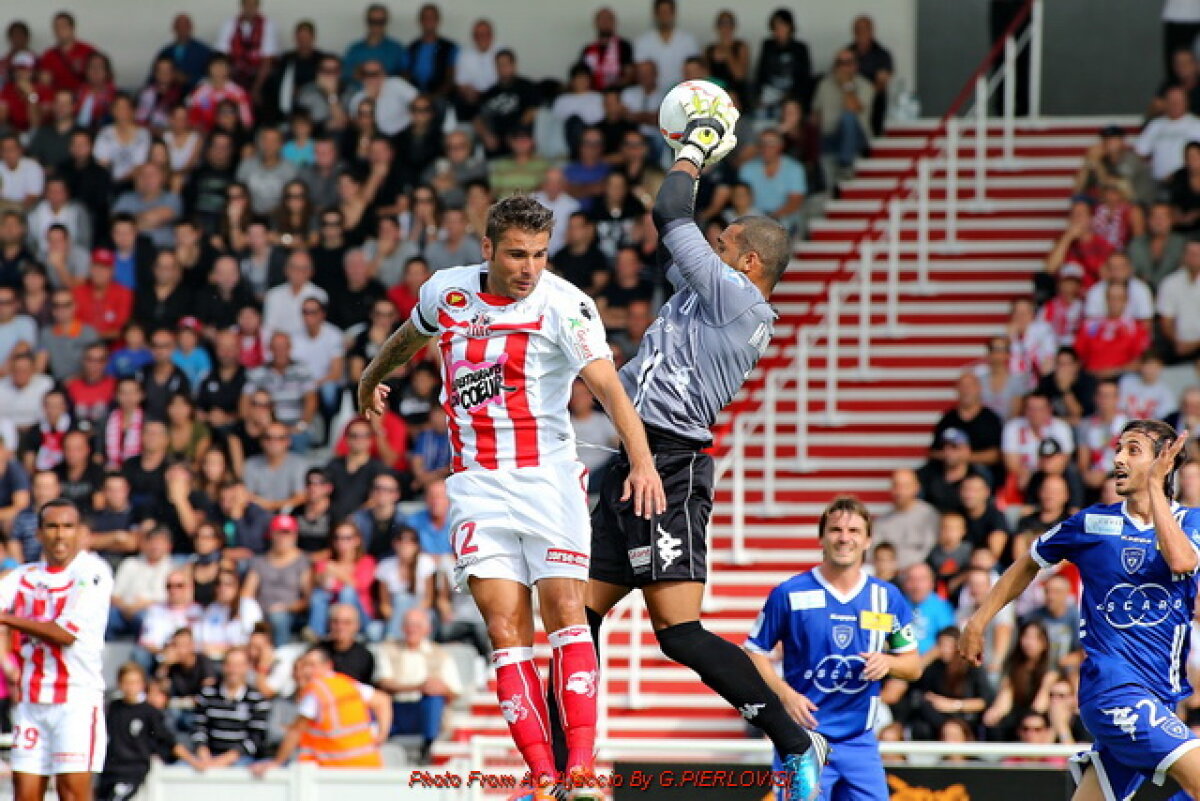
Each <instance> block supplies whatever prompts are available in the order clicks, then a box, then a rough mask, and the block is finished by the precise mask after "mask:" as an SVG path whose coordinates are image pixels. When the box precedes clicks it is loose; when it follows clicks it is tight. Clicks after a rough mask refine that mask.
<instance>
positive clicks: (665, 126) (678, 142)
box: [658, 81, 733, 150]
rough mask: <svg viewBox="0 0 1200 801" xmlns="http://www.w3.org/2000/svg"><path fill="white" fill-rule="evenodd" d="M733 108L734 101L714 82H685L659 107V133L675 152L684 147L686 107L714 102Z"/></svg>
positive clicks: (669, 94)
mask: <svg viewBox="0 0 1200 801" xmlns="http://www.w3.org/2000/svg"><path fill="white" fill-rule="evenodd" d="M714 100H715V101H719V102H720V103H722V104H724V105H726V106H729V107H732V106H733V101H732V100H730V99H729V95H728V94H726V92H725V90H724V89H722V88H721V87H719V86H717V85H716V84H715V83H713V82H712V81H684V82H683V83H679V84H676V85H675V88H673V89H672V90H671V91H669V92H667V96H666V97H664V98H663V101H662V105H660V106H659V107H658V132H659V133H661V134H662V136H663V139H665V140H666V141H667V144H668V145H670V146H671V148H672V149H673V150H678V149H679V148H680V147H682V146H683V129H684V128H686V127H687V124H688V118H687V112H686V111H684V109H685V107H688V106H691V105H692V104H693V103H697V102H700V101H706V102H708V103H711V102H713V101H714Z"/></svg>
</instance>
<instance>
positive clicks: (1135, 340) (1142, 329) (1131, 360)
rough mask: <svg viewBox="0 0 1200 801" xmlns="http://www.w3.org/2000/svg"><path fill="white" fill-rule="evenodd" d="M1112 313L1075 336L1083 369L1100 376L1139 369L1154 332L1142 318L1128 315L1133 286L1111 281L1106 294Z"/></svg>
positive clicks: (1081, 328) (1113, 376)
mask: <svg viewBox="0 0 1200 801" xmlns="http://www.w3.org/2000/svg"><path fill="white" fill-rule="evenodd" d="M1104 298H1105V301H1106V302H1107V304H1108V314H1107V315H1106V316H1104V317H1102V318H1100V319H1098V320H1088V321H1087V322H1085V323H1084V324H1083V326H1082V327H1080V329H1079V334H1078V335H1077V336H1076V337H1075V350H1076V352H1077V353H1078V354H1079V360H1080V362H1081V363H1082V364H1083V369H1085V370H1087V371H1088V372H1089V373H1092V374H1093V375H1095V376H1096V377H1097V378H1119V377H1120V376H1121V374H1122V373H1127V372H1130V371H1132V370H1135V369H1137V365H1138V361H1139V359H1140V358H1141V355H1142V353H1143V352H1144V351H1145V350H1146V348H1147V347H1148V346H1149V345H1150V334H1149V333H1148V332H1147V330H1146V324H1145V323H1144V322H1142V321H1141V320H1131V319H1128V318H1126V316H1125V309H1126V307H1127V306H1128V305H1129V287H1128V285H1126V284H1118V283H1115V282H1114V283H1111V284H1109V285H1108V288H1107V291H1106V292H1105V293H1104Z"/></svg>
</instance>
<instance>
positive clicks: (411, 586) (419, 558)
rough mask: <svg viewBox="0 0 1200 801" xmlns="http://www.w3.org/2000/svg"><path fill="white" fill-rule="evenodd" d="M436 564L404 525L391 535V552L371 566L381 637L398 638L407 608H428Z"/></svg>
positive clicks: (433, 594) (434, 585) (415, 534)
mask: <svg viewBox="0 0 1200 801" xmlns="http://www.w3.org/2000/svg"><path fill="white" fill-rule="evenodd" d="M437 575H438V566H437V562H436V561H435V560H434V557H433V556H431V555H429V554H427V553H424V552H423V551H422V550H421V539H420V537H419V536H418V535H417V532H416V531H414V530H413V529H411V528H409V527H408V526H399V527H397V528H396V529H395V530H394V532H393V534H392V555H390V556H387V557H385V558H383V559H380V560H379V562H378V563H377V564H376V566H375V580H376V581H377V582H378V587H379V617H380V619H381V620H383V621H384V622H385V623H386V626H387V627H386V630H385V635H384V639H385V641H386V640H395V639H399V638H400V637H401V634H402V623H403V620H404V616H405V615H406V614H407V613H408V611H409V610H411V609H414V608H421V609H425V610H432V608H433V604H434V599H435V597H436V592H437Z"/></svg>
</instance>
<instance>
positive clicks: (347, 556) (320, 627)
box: [308, 520, 375, 638]
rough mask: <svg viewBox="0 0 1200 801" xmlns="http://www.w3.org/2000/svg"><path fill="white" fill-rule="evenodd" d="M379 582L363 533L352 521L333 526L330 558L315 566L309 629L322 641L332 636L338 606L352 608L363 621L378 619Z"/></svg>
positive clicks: (330, 538) (327, 557)
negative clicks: (376, 589) (374, 588)
mask: <svg viewBox="0 0 1200 801" xmlns="http://www.w3.org/2000/svg"><path fill="white" fill-rule="evenodd" d="M374 583H375V559H374V557H372V556H370V555H369V554H367V553H366V551H365V550H364V548H363V537H362V533H361V532H359V530H358V527H357V526H356V525H354V523H352V522H350V521H349V520H343V521H342V522H341V523H337V524H335V525H334V527H333V531H332V533H331V534H330V537H329V550H328V555H327V556H324V557H318V558H317V559H316V561H315V563H314V565H313V591H312V597H311V599H310V607H309V608H310V613H309V619H308V627H309V629H311V630H312V632H313V633H314V634H315V635H316V636H317V637H320V638H324V637H325V636H326V635H327V634H328V633H329V618H330V612H331V609H332V608H333V607H334V605H335V604H336V605H342V606H350V607H353V608H354V610H355V611H356V612H357V615H358V619H359V620H367V621H370V620H372V619H373V618H374V616H375V614H374V612H375V604H374V602H373V600H372V598H371V588H372V586H373V585H374Z"/></svg>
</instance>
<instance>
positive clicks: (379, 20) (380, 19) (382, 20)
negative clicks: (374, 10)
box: [367, 17, 388, 26]
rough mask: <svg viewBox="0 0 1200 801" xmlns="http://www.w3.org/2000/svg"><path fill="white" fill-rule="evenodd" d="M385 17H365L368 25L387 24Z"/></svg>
mask: <svg viewBox="0 0 1200 801" xmlns="http://www.w3.org/2000/svg"><path fill="white" fill-rule="evenodd" d="M387 23H388V21H387V17H367V24H368V25H376V26H378V25H387Z"/></svg>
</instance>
